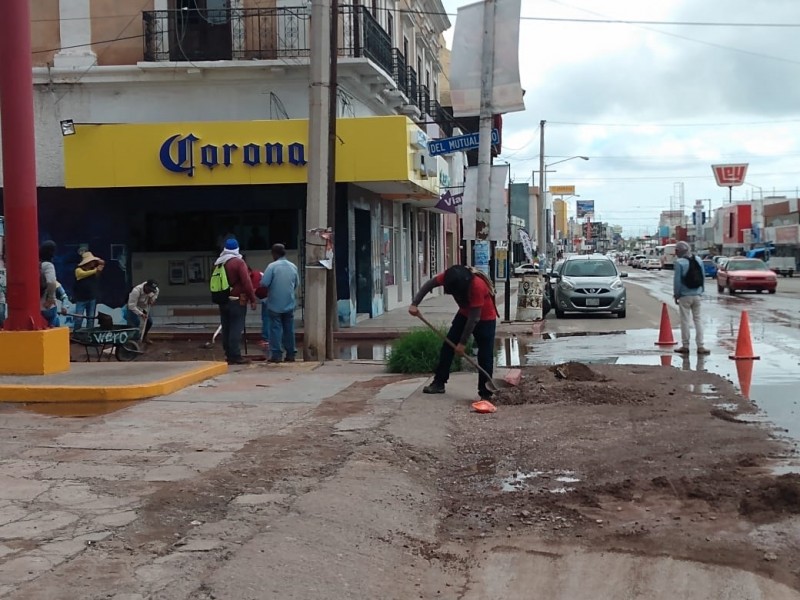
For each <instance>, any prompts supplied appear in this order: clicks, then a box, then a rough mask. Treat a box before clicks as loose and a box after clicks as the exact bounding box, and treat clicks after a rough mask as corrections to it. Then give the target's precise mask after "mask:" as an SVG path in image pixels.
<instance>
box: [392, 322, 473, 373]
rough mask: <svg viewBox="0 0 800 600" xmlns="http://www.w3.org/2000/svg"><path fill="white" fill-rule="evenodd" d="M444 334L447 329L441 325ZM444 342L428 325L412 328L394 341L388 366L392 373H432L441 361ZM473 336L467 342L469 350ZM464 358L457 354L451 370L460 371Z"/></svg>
mask: <svg viewBox="0 0 800 600" xmlns="http://www.w3.org/2000/svg"><path fill="white" fill-rule="evenodd" d="M439 331H441V332H442V334H446V333H447V329H445V328H444V327H440V328H439ZM443 343H444V342H443V341H442V339H441V338H440V337H439V336H438V335H436V334H435V333H434V332H433V331H431V330H430V329H428V328H427V327H419V328H416V329H412V330H411V331H409V332H408V333H407V334H405V335H404V336H402V337H400V338H398V339H397V340H395V341H394V342H393V343H392V347H391V350H390V351H389V358H388V359H387V362H386V368H387V370H388V371H389V372H390V373H431V372H433V370H434V369H435V368H436V363H438V362H439V351H440V350H441V348H442V344H443ZM472 346H473V341H472V338H470V339H469V341H468V342H467V350H466V351H467V352H468V353H471V352H472ZM463 363H464V360H462V358H461V357H460V356H455V357H454V359H453V365H452V366H451V367H450V371H460V370H461V368H462V365H463Z"/></svg>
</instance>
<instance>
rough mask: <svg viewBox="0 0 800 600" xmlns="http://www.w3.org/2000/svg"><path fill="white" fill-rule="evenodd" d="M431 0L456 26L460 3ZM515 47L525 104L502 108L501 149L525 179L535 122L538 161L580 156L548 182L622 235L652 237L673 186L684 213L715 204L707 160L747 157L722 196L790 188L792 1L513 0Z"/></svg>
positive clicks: (798, 174) (799, 127)
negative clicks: (737, 182)
mask: <svg viewBox="0 0 800 600" xmlns="http://www.w3.org/2000/svg"><path fill="white" fill-rule="evenodd" d="M443 2H444V5H445V8H446V10H447V12H448V13H452V14H453V16H451V17H450V19H451V21H452V22H453V23H454V24H455V22H456V21H457V17H456V16H455V15H456V13H457V9H458V7H459V6H465V5H467V4H471V3H472V2H473V0H443ZM554 19H557V20H554ZM596 20H619V21H640V22H641V21H650V22H656V23H652V24H645V23H640V24H631V23H624V24H623V23H598V22H587V21H596ZM679 23H681V24H679ZM720 24H725V25H720ZM734 24H738V25H734ZM769 24H780V25H784V26H781V27H777V26H769ZM751 25H755V26H751ZM785 25H794V26H792V27H786V26H785ZM452 33H453V29H451V30H450V31H449V32H448V41H449V42H450V41H451V40H452ZM519 52H520V75H521V80H522V87H523V89H525V90H526V94H525V104H526V110H525V111H524V112H518V113H512V114H508V115H506V116H505V118H504V137H503V142H504V143H503V155H502V157H501V160H502V159H505V160H507V161H509V162H510V163H511V164H512V175H513V179H514V180H515V181H526V180H527V181H530V179H531V174H532V171H533V170H536V171H537V174H536V177H537V181H536V183H538V168H539V136H540V132H539V122H540V121H541V120H542V119H544V120H546V121H547V124H546V125H545V156H546V162H547V163H554V162H556V161H559V160H561V159H563V158H568V157H571V156H575V155H585V156H589V157H590V160H589V161H588V162H587V161H583V160H580V159H577V160H570V161H567V162H565V163H562V164H559V165H557V166H554V167H553V170H555V171H556V172H554V173H549V174H548V175H547V184H548V185H575V186H576V193H577V194H579V195H580V197H581V200H584V199H587V200H588V199H593V200H595V205H596V212H597V217H599V219H600V220H603V221H607V222H610V223H612V224H618V225H622V226H623V227H624V228H625V234H626V235H640V234H644V233H653V232H654V231H655V229H656V226H657V223H658V215H659V213H660V211H662V210H669V209H670V208H676V209H677V208H679V206H680V197H681V189H682V190H683V191H682V194H683V200H684V203H685V206H686V210H687V212H690V208H689V207H693V206H694V203H695V200H697V199H708V200H711V203H710V204H711V206H712V207H713V208H717V207H719V206H720V205H721V204H722V203H723V202H727V199H728V188H720V187H717V185H716V183H715V180H714V177H713V173H712V170H711V165H712V164H717V163H740V162H741V163H749V169H748V174H747V179H746V181H747V183H748V184H751V185H747V184H745V185H743V186H741V187H735V188H733V200H734V201H736V200H745V199H750V198H752V197H755V198H759V197H760V196H761V194H763V196H764V197H767V196H770V195H788V196H791V197H796V196H797V189H798V187H800V11H799V10H798V5H797V0H702V1H701V0H650V1H643V0H603V1H600V0H564V1H561V0H522V22H521V33H520V49H519ZM574 200H575V198H573V199H572V200H571V201H570V205H571V213H572V214H574V208H575V207H574ZM708 204H709V203H708V202H706V207H708Z"/></svg>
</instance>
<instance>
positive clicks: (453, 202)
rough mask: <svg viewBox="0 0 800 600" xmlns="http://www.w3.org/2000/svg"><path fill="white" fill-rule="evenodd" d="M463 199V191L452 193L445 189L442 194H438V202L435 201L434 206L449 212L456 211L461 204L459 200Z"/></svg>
mask: <svg viewBox="0 0 800 600" xmlns="http://www.w3.org/2000/svg"><path fill="white" fill-rule="evenodd" d="M463 199H464V192H459V193H458V194H452V193H451V192H450V190H447V191H446V192H445V193H444V194H442V195H441V196H439V202H437V203H436V206H435V208H438V209H439V210H443V211H445V212H449V213H453V214H455V213H457V212H458V207H459V206H461V201H462V200H463Z"/></svg>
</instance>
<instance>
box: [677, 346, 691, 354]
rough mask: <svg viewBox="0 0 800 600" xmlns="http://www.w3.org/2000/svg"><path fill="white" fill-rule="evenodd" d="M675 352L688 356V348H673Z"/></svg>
mask: <svg viewBox="0 0 800 600" xmlns="http://www.w3.org/2000/svg"><path fill="white" fill-rule="evenodd" d="M675 352H677V353H678V354H689V347H688V346H681V347H680V348H675Z"/></svg>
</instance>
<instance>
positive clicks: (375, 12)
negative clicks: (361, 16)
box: [372, 0, 378, 19]
mask: <svg viewBox="0 0 800 600" xmlns="http://www.w3.org/2000/svg"><path fill="white" fill-rule="evenodd" d="M372 16H373V17H375V18H376V19H377V18H378V0H372Z"/></svg>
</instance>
